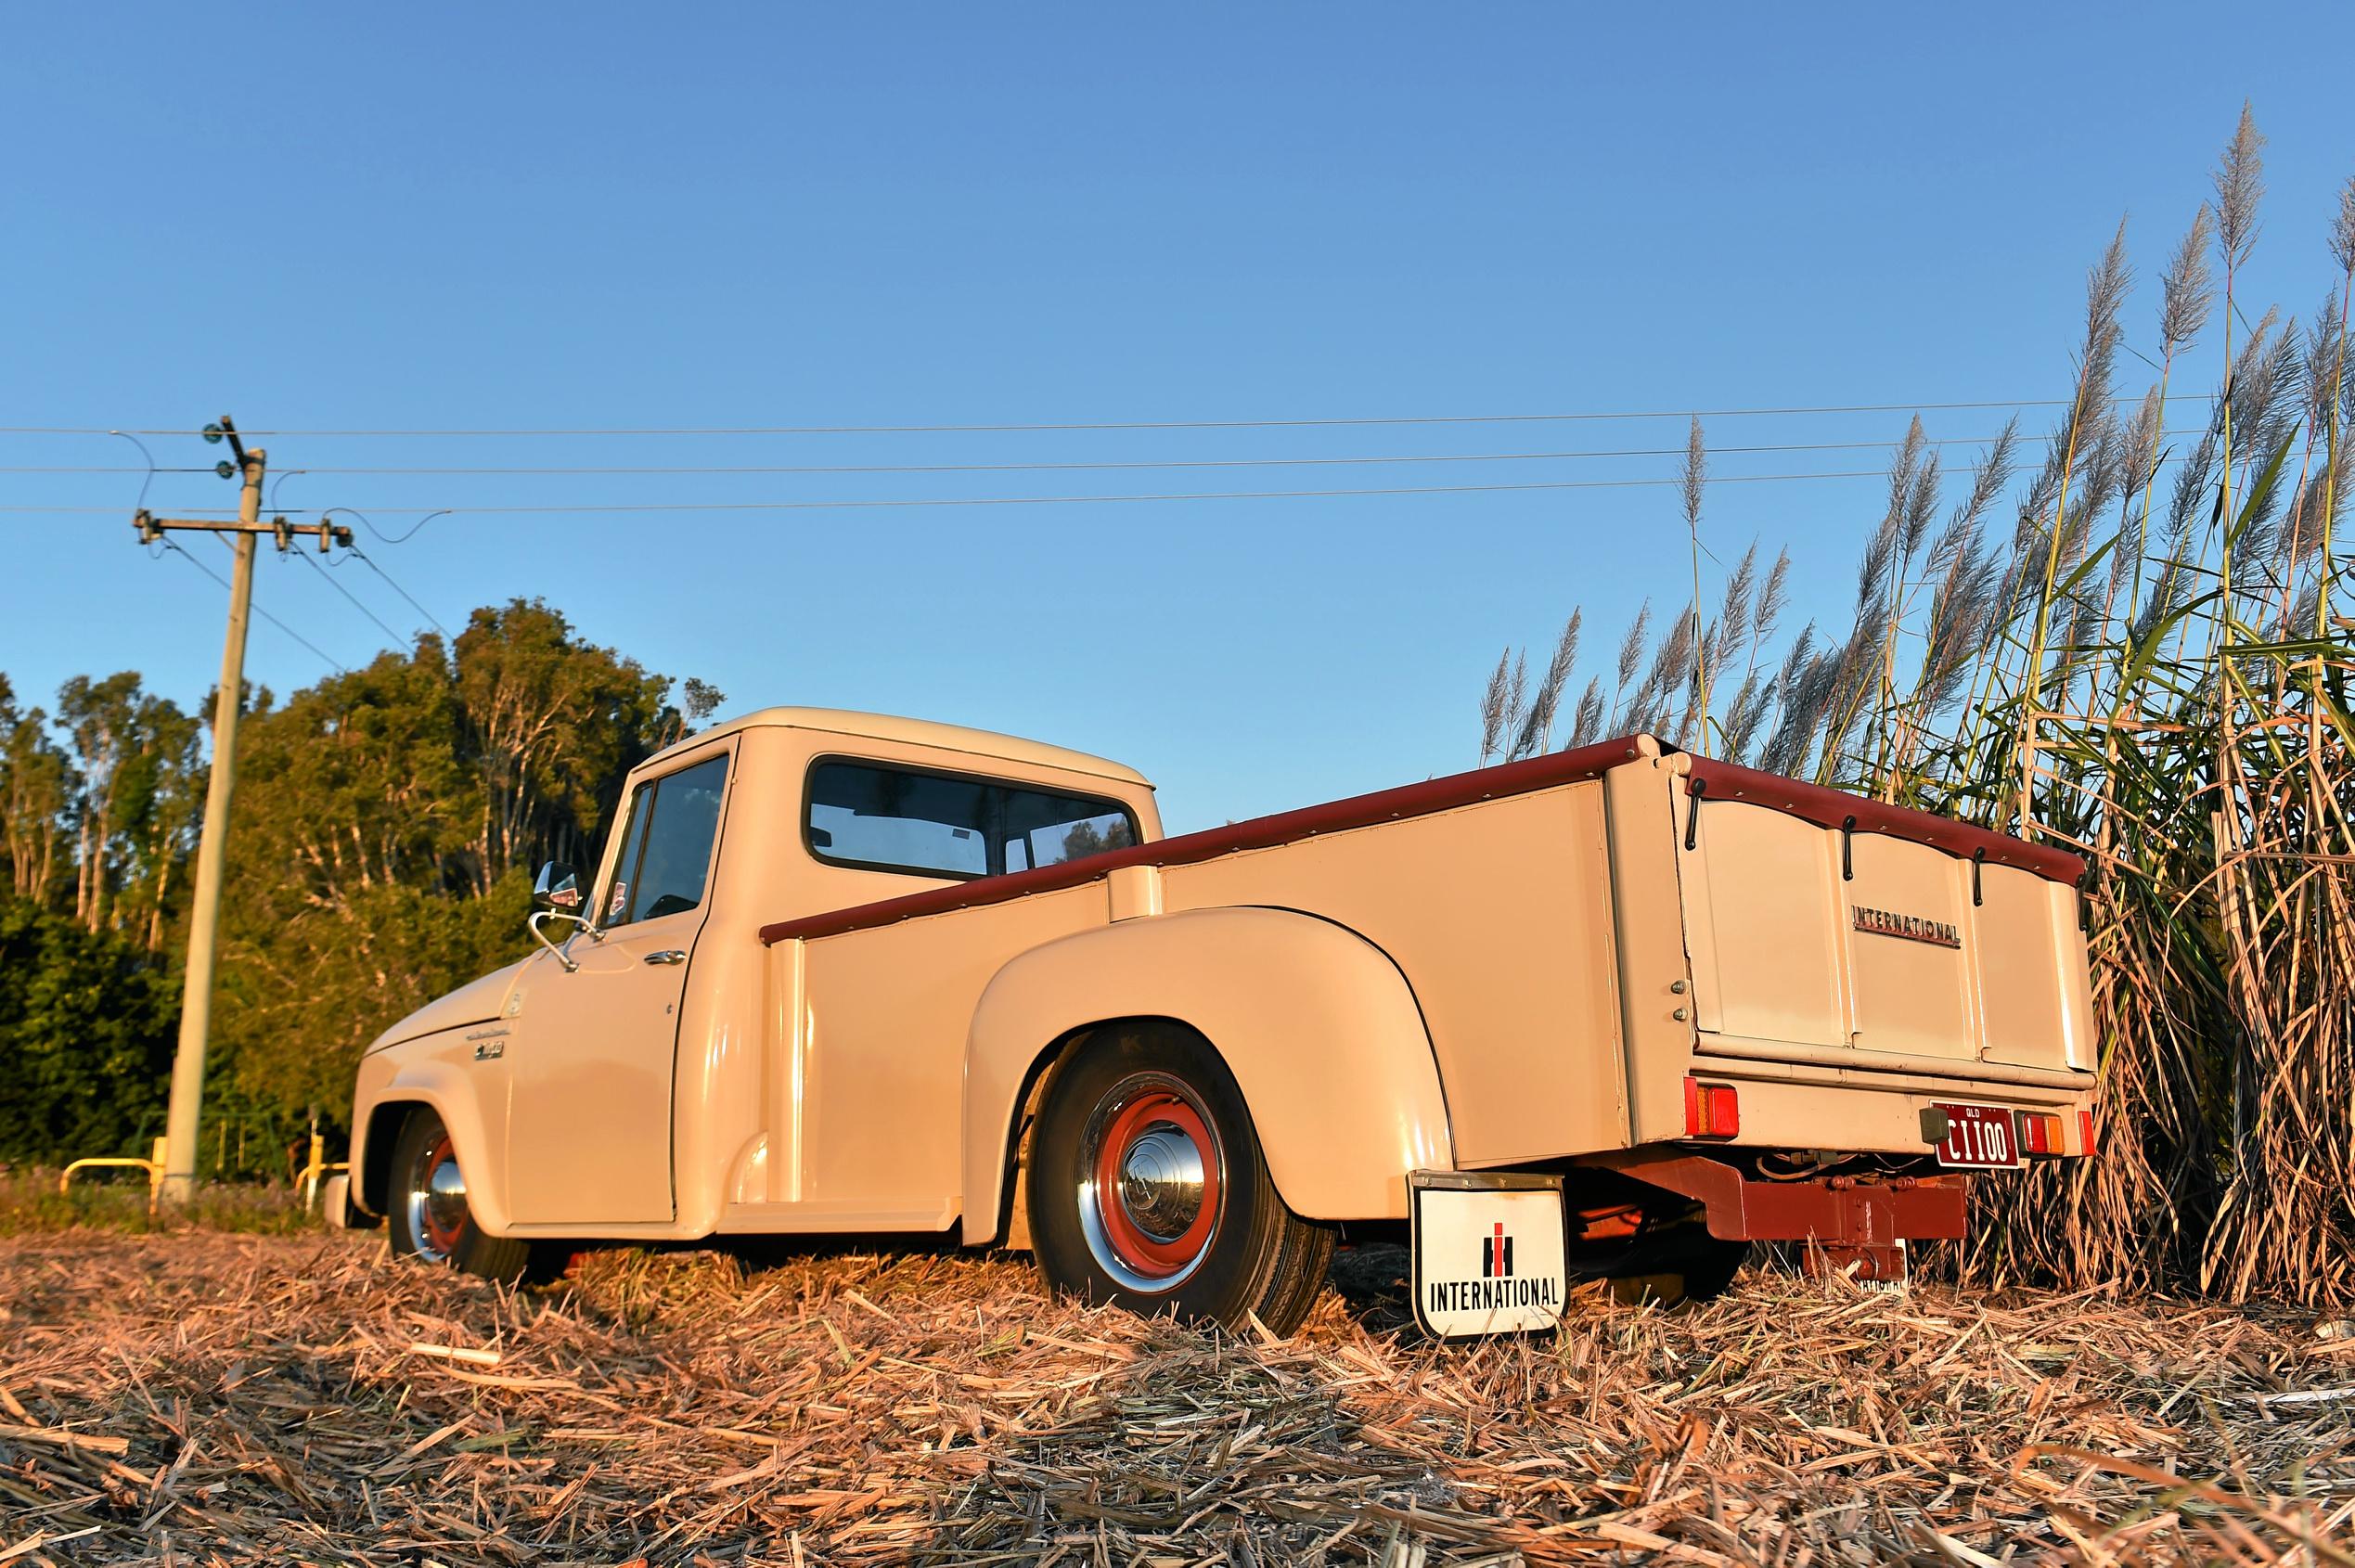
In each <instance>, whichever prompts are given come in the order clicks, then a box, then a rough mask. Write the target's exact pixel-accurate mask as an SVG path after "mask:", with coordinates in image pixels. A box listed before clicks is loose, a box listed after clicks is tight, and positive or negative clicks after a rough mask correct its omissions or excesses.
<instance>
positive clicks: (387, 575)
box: [351, 514, 450, 636]
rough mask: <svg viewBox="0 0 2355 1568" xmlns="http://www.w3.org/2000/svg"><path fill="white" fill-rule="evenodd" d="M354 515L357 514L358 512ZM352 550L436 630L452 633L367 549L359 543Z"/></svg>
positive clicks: (444, 633) (446, 634)
mask: <svg viewBox="0 0 2355 1568" xmlns="http://www.w3.org/2000/svg"><path fill="white" fill-rule="evenodd" d="M354 515H355V516H356V515H357V514H354ZM369 526H370V528H371V529H372V528H373V527H374V526H375V525H374V524H372V523H371V524H370V525H369ZM351 550H352V553H353V554H354V555H355V556H357V557H359V558H360V559H361V560H362V561H364V562H366V563H367V569H368V570H369V571H370V572H375V573H376V574H377V575H378V576H379V577H381V578H383V579H384V582H385V585H386V586H387V587H389V588H391V589H392V591H393V592H394V593H396V594H398V595H400V596H401V597H402V598H405V599H407V600H408V601H409V608H410V609H412V610H416V611H417V612H418V614H419V615H422V616H424V617H425V618H426V619H427V620H428V621H432V622H433V629H434V630H435V631H437V632H439V633H441V634H442V635H443V636H449V635H450V629H449V628H448V627H447V626H444V624H442V623H441V622H440V621H438V620H435V619H434V615H433V611H431V610H428V609H426V608H425V606H423V605H421V604H419V603H418V601H417V599H416V598H415V596H413V595H412V594H411V593H410V592H409V591H408V589H406V588H405V587H403V586H401V585H400V584H398V583H395V582H393V581H392V573H391V572H387V571H385V570H384V568H382V567H380V566H379V565H377V564H376V561H375V560H374V559H372V558H371V557H370V556H369V555H368V553H367V551H366V550H363V549H361V548H360V547H359V546H357V545H354V546H351Z"/></svg>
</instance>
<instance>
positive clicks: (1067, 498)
mask: <svg viewBox="0 0 2355 1568" xmlns="http://www.w3.org/2000/svg"><path fill="white" fill-rule="evenodd" d="M1887 477H1888V474H1887V472H1886V471H1885V470H1884V469H1847V470H1843V471H1840V472H1834V473H1804V474H1724V475H1718V474H1712V475H1711V476H1710V477H1709V481H1708V482H1710V483H1711V484H1758V483H1767V482H1774V481H1780V480H1801V479H1886V478H1887ZM1683 482H1684V481H1683V480H1681V479H1586V480H1533V481H1529V482H1525V483H1518V484H1402V485H1383V486H1380V487H1377V488H1371V489H1355V490H1209V491H1170V492H1164V493H1159V494H1153V495H959V496H936V497H915V496H905V497H892V498H887V499H874V500H843V501H671V502H661V501H648V502H594V503H588V504H585V505H581V506H534V507H440V508H435V510H436V511H440V512H447V513H449V514H451V515H452V516H459V517H463V516H476V517H489V516H500V517H508V516H534V515H540V514H548V513H568V514H569V513H586V512H801V511H854V510H864V509H870V508H915V507H1077V506H1098V505H1101V506H1117V505H1124V504H1127V503H1133V502H1142V501H1289V500H1306V499H1321V498H1338V497H1347V496H1362V495H1483V494H1496V493H1506V492H1514V491H1533V490H1621V489H1633V488H1641V487H1646V486H1653V485H1679V484H1682V483H1683ZM380 509H382V510H398V511H420V510H423V509H424V508H380Z"/></svg>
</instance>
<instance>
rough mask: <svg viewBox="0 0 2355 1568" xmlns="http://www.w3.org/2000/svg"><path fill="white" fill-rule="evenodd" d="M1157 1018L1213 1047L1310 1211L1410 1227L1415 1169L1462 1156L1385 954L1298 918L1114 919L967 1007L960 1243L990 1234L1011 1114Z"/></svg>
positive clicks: (1292, 1195) (1403, 991) (1218, 914)
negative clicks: (1059, 1073)
mask: <svg viewBox="0 0 2355 1568" xmlns="http://www.w3.org/2000/svg"><path fill="white" fill-rule="evenodd" d="M1141 1018H1155V1019H1167V1020H1171V1021H1174V1022H1178V1023H1182V1024H1185V1025H1187V1026H1189V1027H1190V1028H1191V1029H1193V1030H1194V1031H1195V1032H1196V1033H1198V1034H1200V1035H1202V1036H1203V1038H1204V1039H1206V1040H1208V1041H1209V1042H1210V1043H1211V1045H1212V1046H1213V1047H1215V1048H1216V1050H1217V1052H1218V1054H1219V1056H1220V1057H1221V1058H1222V1059H1224V1060H1225V1061H1226V1063H1227V1067H1228V1070H1229V1072H1231V1073H1233V1074H1234V1076H1235V1083H1236V1085H1237V1086H1239V1087H1240V1088H1241V1089H1242V1096H1243V1101H1244V1103H1245V1104H1246V1105H1247V1106H1248V1107H1249V1108H1250V1111H1251V1118H1252V1123H1253V1126H1254V1129H1255V1131H1256V1133H1257V1134H1258V1137H1259V1143H1260V1147H1261V1149H1262V1150H1264V1151H1265V1154H1266V1158H1267V1162H1268V1175H1269V1176H1270V1177H1271V1178H1272V1179H1273V1180H1274V1182H1275V1184H1276V1190H1277V1191H1278V1192H1279V1193H1280V1194H1281V1196H1282V1198H1283V1200H1284V1202H1286V1203H1287V1204H1289V1205H1290V1206H1291V1207H1292V1209H1293V1212H1294V1213H1296V1214H1300V1215H1305V1216H1306V1217H1308V1218H1310V1219H1327V1220H1332V1219H1403V1218H1405V1217H1406V1215H1407V1173H1408V1172H1409V1171H1411V1170H1425V1169H1448V1168H1451V1167H1452V1165H1453V1163H1454V1154H1453V1146H1452V1143H1451V1141H1450V1139H1449V1137H1448V1113H1447V1102H1446V1099H1445V1098H1444V1097H1443V1095H1442V1093H1441V1090H1440V1085H1439V1068H1438V1064H1437V1062H1436V1060H1435V1059H1434V1057H1433V1055H1432V1050H1431V1039H1430V1035H1429V1034H1428V1032H1427V1031H1426V1030H1425V1028H1424V1026H1423V1022H1422V1010H1421V1009H1419V1008H1418V1007H1417V1006H1416V1004H1415V998H1414V994H1413V992H1412V991H1411V990H1410V989H1409V986H1408V984H1407V981H1406V977H1405V976H1404V975H1402V974H1400V973H1399V971H1398V966H1397V965H1396V964H1395V963H1394V962H1392V961H1391V958H1390V957H1389V955H1387V954H1386V953H1384V952H1383V951H1382V950H1381V949H1380V948H1378V947H1376V946H1374V945H1372V944H1371V943H1370V942H1368V941H1366V940H1365V938H1363V937H1361V936H1359V935H1358V933H1356V932H1352V931H1350V930H1348V929H1347V928H1345V927H1343V926H1338V925H1335V924H1333V923H1332V922H1331V921H1329V920H1322V919H1317V918H1315V917H1314V916H1310V915H1303V914H1299V913H1297V912H1295V911H1293V910H1289V909H1263V908H1220V909H1198V910H1190V911H1187V912H1185V913H1181V914H1176V915H1156V916H1151V917H1146V918H1141V919H1126V920H1121V921H1117V922H1115V923H1114V924H1113V925H1110V926H1105V927H1100V928H1098V929H1096V930H1093V931H1087V932H1080V933H1079V934H1077V935H1075V936H1068V937H1064V938H1062V939H1061V940H1059V941H1055V942H1050V943H1048V944H1047V945H1044V946H1041V947H1036V948H1034V949H1032V950H1031V951H1029V952H1027V953H1024V954H1023V955H1022V956H1021V957H1019V958H1015V959H1013V960H1012V961H1011V962H1010V963H1009V964H1007V965H1006V967H1005V968H1003V969H1001V970H998V971H997V976H996V977H995V978H994V979H993V980H992V981H991V982H990V983H989V986H988V988H987V989H986V990H985V991H984V992H983V994H982V999H981V1003H980V1005H979V1006H978V1007H977V1008H976V1009H974V1013H973V1022H972V1034H971V1035H970V1037H969V1039H968V1041H967V1050H966V1058H965V1098H964V1153H963V1173H962V1176H963V1191H964V1212H965V1217H964V1238H965V1240H966V1242H967V1244H968V1245H974V1244H978V1243H981V1242H985V1241H991V1240H997V1236H998V1234H999V1232H1000V1230H1001V1229H1002V1228H1003V1227H1002V1225H1001V1223H1000V1219H1001V1215H1002V1213H1003V1211H1004V1208H1005V1202H1006V1184H1007V1179H1008V1176H1009V1173H1010V1170H1011V1168H1012V1158H1011V1156H1012V1154H1013V1150H1014V1142H1013V1140H1014V1137H1016V1134H1017V1130H1018V1129H1017V1127H1016V1125H1015V1118H1016V1115H1017V1113H1018V1112H1019V1111H1020V1110H1021V1108H1022V1105H1021V1102H1022V1100H1023V1098H1024V1097H1025V1096H1026V1095H1027V1093H1028V1091H1029V1088H1030V1086H1031V1085H1032V1084H1033V1083H1034V1082H1035V1081H1036V1076H1037V1073H1038V1071H1039V1070H1040V1069H1041V1068H1043V1067H1045V1066H1046V1065H1048V1063H1049V1059H1050V1058H1051V1057H1052V1056H1053V1055H1054V1053H1055V1052H1056V1050H1057V1049H1058V1048H1059V1047H1061V1046H1062V1045H1063V1044H1064V1043H1066V1042H1069V1041H1071V1040H1072V1039H1074V1038H1075V1036H1076V1035H1079V1034H1081V1033H1083V1032H1084V1031H1086V1030H1087V1028H1088V1027H1089V1026H1090V1025H1094V1024H1099V1023H1105V1022H1113V1021H1115V1020H1126V1019H1141Z"/></svg>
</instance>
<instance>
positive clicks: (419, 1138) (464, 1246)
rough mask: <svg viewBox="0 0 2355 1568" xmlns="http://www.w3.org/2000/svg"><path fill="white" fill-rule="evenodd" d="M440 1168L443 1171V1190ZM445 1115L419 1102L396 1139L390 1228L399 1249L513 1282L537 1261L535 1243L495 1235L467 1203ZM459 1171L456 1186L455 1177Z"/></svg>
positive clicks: (388, 1202)
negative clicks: (436, 1183) (438, 1176)
mask: <svg viewBox="0 0 2355 1568" xmlns="http://www.w3.org/2000/svg"><path fill="white" fill-rule="evenodd" d="M437 1173H440V1174H441V1175H442V1176H443V1184H442V1186H441V1188H440V1189H439V1190H438V1191H436V1189H435V1187H434V1179H435V1176H436V1174H437ZM453 1175H455V1176H456V1182H457V1186H456V1190H455V1191H452V1190H451V1189H450V1185H449V1184H450V1178H451V1177H452V1176H453ZM385 1214H386V1216H387V1224H386V1229H387V1232H388V1234H389V1236H390V1238H391V1241H392V1252H393V1254H394V1255H395V1256H397V1257H412V1258H416V1259H418V1260H419V1261H421V1262H425V1263H434V1264H443V1265H446V1266H452V1267H457V1268H462V1269H464V1270H465V1271H466V1272H467V1273H469V1274H479V1275H481V1276H482V1277H483V1279H495V1280H498V1281H499V1282H500V1283H501V1284H508V1285H511V1284H513V1283H515V1282H516V1281H517V1280H519V1279H522V1278H523V1276H524V1274H525V1272H526V1271H527V1270H528V1269H530V1267H531V1266H532V1256H533V1253H532V1243H531V1242H529V1241H526V1240H521V1239H520V1238H517V1237H509V1236H494V1235H492V1234H490V1232H488V1231H486V1230H484V1229H483V1225H482V1222H481V1221H480V1220H478V1219H476V1218H475V1217H474V1211H473V1209H472V1208H470V1207H469V1206H468V1204H467V1202H466V1185H465V1177H464V1176H463V1175H462V1174H457V1150H456V1148H455V1147H454V1146H453V1144H452V1143H451V1141H450V1135H449V1131H448V1129H447V1128H445V1127H444V1126H443V1125H442V1118H441V1117H440V1116H439V1115H438V1114H436V1113H435V1112H433V1111H432V1110H431V1108H430V1107H427V1106H422V1105H420V1106H418V1108H417V1109H416V1110H415V1111H412V1112H409V1116H408V1120H407V1121H405V1122H403V1123H402V1124H401V1135H400V1137H397V1138H395V1139H394V1140H393V1142H392V1178H391V1180H390V1181H389V1182H388V1184H387V1185H386V1189H385Z"/></svg>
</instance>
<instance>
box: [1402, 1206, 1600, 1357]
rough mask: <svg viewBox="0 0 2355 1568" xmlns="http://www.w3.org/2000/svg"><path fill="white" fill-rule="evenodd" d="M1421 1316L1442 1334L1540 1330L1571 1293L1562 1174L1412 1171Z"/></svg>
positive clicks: (1426, 1328)
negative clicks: (1534, 1174)
mask: <svg viewBox="0 0 2355 1568" xmlns="http://www.w3.org/2000/svg"><path fill="white" fill-rule="evenodd" d="M1407 1193H1408V1214H1409V1220H1410V1231H1411V1235H1412V1239H1413V1248H1414V1266H1413V1268H1412V1269H1411V1270H1410V1279H1411V1283H1412V1285H1413V1287H1414V1299H1415V1321H1416V1322H1417V1323H1419V1324H1421V1325H1422V1330H1423V1332H1425V1333H1427V1334H1429V1335H1431V1336H1432V1337H1433V1338H1434V1339H1442V1340H1461V1339H1477V1338H1480V1337H1483V1336H1485V1335H1490V1334H1526V1333H1538V1332H1543V1331H1544V1330H1550V1329H1551V1328H1553V1327H1554V1326H1555V1325H1556V1324H1558V1323H1559V1322H1560V1321H1561V1319H1562V1310H1563V1305H1564V1302H1565V1301H1566V1300H1567V1299H1568V1294H1569V1266H1568V1246H1567V1242H1566V1236H1567V1231H1566V1220H1565V1218H1564V1204H1563V1199H1562V1178H1561V1177H1560V1176H1531V1175H1525V1174H1523V1173H1520V1172H1507V1171H1499V1172H1481V1171H1412V1172H1409V1173H1408V1176H1407Z"/></svg>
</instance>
